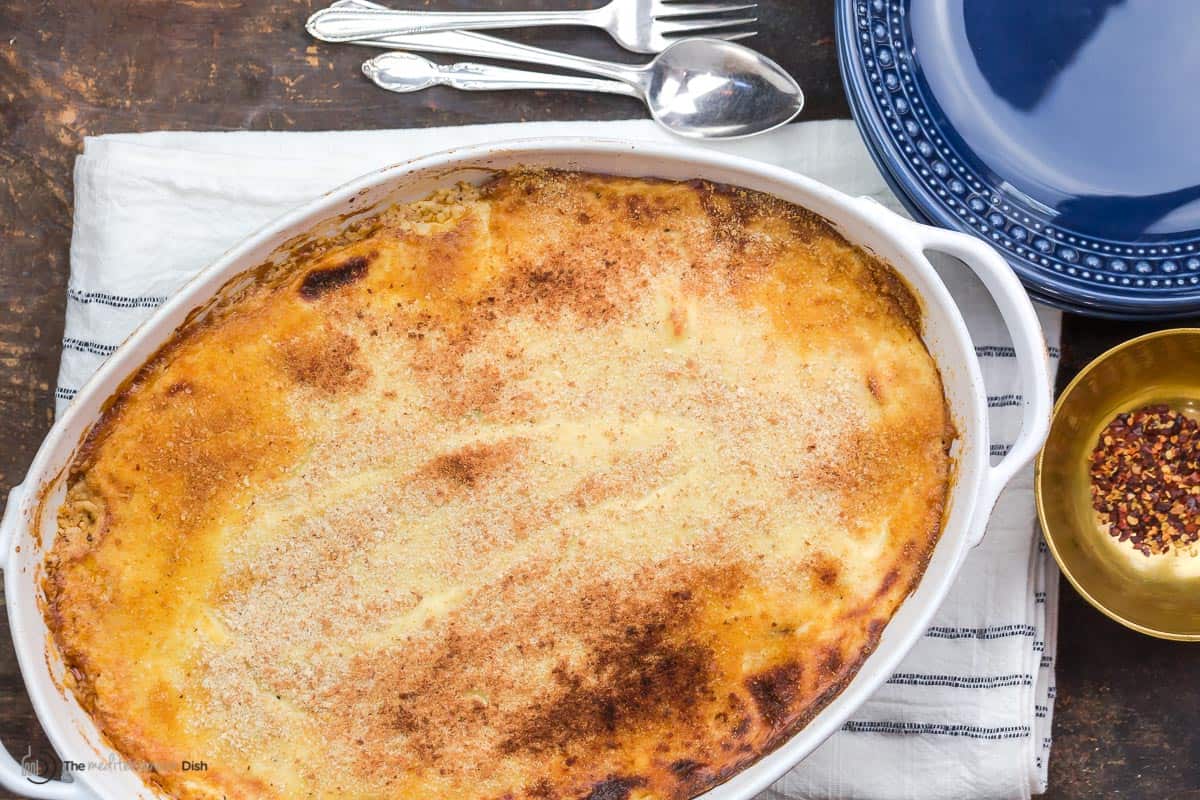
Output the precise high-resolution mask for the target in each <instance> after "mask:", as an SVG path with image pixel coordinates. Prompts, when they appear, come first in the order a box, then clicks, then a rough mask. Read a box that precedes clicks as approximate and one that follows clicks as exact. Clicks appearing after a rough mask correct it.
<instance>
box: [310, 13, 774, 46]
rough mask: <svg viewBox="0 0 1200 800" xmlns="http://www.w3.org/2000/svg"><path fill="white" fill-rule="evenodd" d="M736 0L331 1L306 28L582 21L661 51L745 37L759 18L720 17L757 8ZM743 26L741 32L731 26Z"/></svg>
mask: <svg viewBox="0 0 1200 800" xmlns="http://www.w3.org/2000/svg"><path fill="white" fill-rule="evenodd" d="M756 5H757V3H755V2H749V3H744V2H740V1H739V0H706V1H705V2H682V1H681V0H611V2H609V3H608V4H607V5H604V6H601V7H600V8H592V9H586V10H582V11H461V12H457V11H398V10H393V9H390V8H385V7H383V6H375V5H374V4H372V5H371V7H365V6H363V5H360V4H346V3H335V4H334V5H333V6H331V7H329V8H325V9H322V10H320V11H318V12H316V13H315V14H313V15H312V16H311V17H309V18H308V25H307V28H308V32H309V33H311V34H312V35H313V36H315V37H316V38H318V39H322V40H324V41H326V42H349V41H353V40H356V39H371V38H377V37H380V36H389V35H407V34H415V33H433V32H437V31H450V30H487V29H493V28H523V27H529V26H532V25H584V26H590V27H594V28H603V29H604V30H606V31H608V33H609V35H610V36H612V38H613V39H614V40H616V42H617V43H618V44H620V45H621V46H622V47H624V48H625V49H627V50H632V51H633V52H635V53H660V52H662V51H663V50H665V49H666V48H667V45H669V44H671V42H673V41H675V40H676V39H677V38H679V37H681V36H688V35H703V36H705V37H708V38H713V39H726V40H730V41H732V40H735V39H745V38H747V37H750V36H753V35H754V34H755V31H750V30H744V28H745V27H746V26H747V25H751V24H753V23H754V22H756V21H757V17H737V18H731V17H728V16H723V15H725V14H728V13H730V12H734V11H746V10H748V9H752V8H755V7H756ZM730 28H742V29H743V30H729V29H730Z"/></svg>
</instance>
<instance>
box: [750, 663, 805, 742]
mask: <svg viewBox="0 0 1200 800" xmlns="http://www.w3.org/2000/svg"><path fill="white" fill-rule="evenodd" d="M800 675H801V667H800V665H799V664H796V663H787V664H781V665H779V666H777V667H772V668H771V669H769V670H767V671H766V672H760V673H759V674H758V675H753V676H751V677H749V678H747V679H746V690H747V691H748V692H750V696H751V697H752V698H754V704H755V706H756V707H757V708H758V713H759V715H760V716H761V717H762V718H763V719H764V720H766V722H767V723H768V724H770V725H771V726H772V727H775V726H776V725H779V724H781V723H783V722H784V721H786V720H787V717H788V712H789V711H790V710H791V707H792V703H793V702H795V700H796V698H797V696H798V694H799V691H800Z"/></svg>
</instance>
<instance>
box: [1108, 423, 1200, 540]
mask: <svg viewBox="0 0 1200 800" xmlns="http://www.w3.org/2000/svg"><path fill="white" fill-rule="evenodd" d="M1090 468H1091V469H1090V474H1091V489H1092V507H1093V508H1094V509H1095V510H1096V512H1097V513H1098V514H1099V515H1100V522H1101V524H1102V525H1103V526H1104V527H1105V528H1106V529H1107V530H1108V532H1109V533H1110V534H1111V535H1112V536H1115V537H1116V538H1118V539H1120V540H1121V541H1123V542H1124V541H1128V542H1129V543H1130V544H1131V545H1133V547H1134V548H1136V549H1138V550H1140V551H1141V552H1142V553H1143V554H1144V555H1146V556H1150V555H1161V554H1163V553H1167V552H1170V551H1171V550H1177V551H1178V550H1186V549H1188V548H1189V547H1190V545H1191V544H1192V543H1193V542H1196V541H1197V539H1200V422H1197V421H1196V420H1194V419H1192V418H1191V417H1188V416H1185V415H1183V414H1180V413H1179V412H1177V411H1175V410H1173V409H1171V408H1169V407H1167V406H1165V405H1153V406H1146V407H1145V408H1141V409H1138V410H1137V411H1131V412H1128V413H1125V414H1118V415H1117V417H1116V418H1115V419H1113V421H1112V422H1110V423H1108V425H1107V427H1105V428H1104V430H1103V431H1102V432H1101V434H1100V440H1099V441H1098V442H1097V444H1096V448H1095V449H1094V450H1093V451H1092V456H1091V459H1090Z"/></svg>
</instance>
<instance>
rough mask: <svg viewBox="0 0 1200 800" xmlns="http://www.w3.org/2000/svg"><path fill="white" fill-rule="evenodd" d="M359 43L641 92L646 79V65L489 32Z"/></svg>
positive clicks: (341, 2) (352, 3) (341, 4)
mask: <svg viewBox="0 0 1200 800" xmlns="http://www.w3.org/2000/svg"><path fill="white" fill-rule="evenodd" d="M330 8H336V9H367V10H383V9H384V7H383V6H381V5H379V4H377V3H374V2H371V0H337V2H335V3H334V4H333V5H332V6H330ZM354 43H355V44H362V45H367V46H368V47H380V48H383V49H385V50H413V51H416V52H419V53H450V54H453V55H460V56H473V57H475V58H494V59H498V60H500V61H517V62H520V63H522V64H541V65H542V66H545V67H558V68H560V69H567V70H572V71H574V72H586V73H588V74H589V75H598V76H599V77H601V78H612V79H613V80H618V81H624V82H625V83H627V84H629V85H630V86H633V87H635V88H637V89H639V90H641V89H643V88H644V86H645V80H646V69H645V65H644V64H618V63H616V62H614V61H600V60H598V59H594V58H584V57H583V56H577V55H572V54H571V53H560V52H557V51H555V50H546V49H544V48H541V47H533V46H532V45H527V44H521V43H520V42H513V41H510V40H508V39H500V38H498V37H495V36H488V35H487V34H486V33H472V32H470V31H440V32H437V33H420V34H403V33H400V34H391V35H387V36H375V37H370V38H365V39H356V40H355V42H354Z"/></svg>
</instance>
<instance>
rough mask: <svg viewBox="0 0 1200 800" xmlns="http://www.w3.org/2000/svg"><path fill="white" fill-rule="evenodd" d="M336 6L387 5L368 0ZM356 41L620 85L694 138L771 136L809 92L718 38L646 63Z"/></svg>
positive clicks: (448, 36) (412, 37)
mask: <svg viewBox="0 0 1200 800" xmlns="http://www.w3.org/2000/svg"><path fill="white" fill-rule="evenodd" d="M334 6H337V7H358V8H379V6H377V5H375V4H373V3H370V2H364V0H341V2H338V3H334ZM355 43H356V44H366V45H373V46H375V47H383V48H387V49H391V50H416V51H420V52H433V53H455V54H458V55H465V56H473V57H476V58H495V59H499V60H501V61H520V62H525V63H531V64H542V65H544V66H549V67H559V68H562V69H568V70H573V71H576V72H586V73H589V74H592V75H598V76H599V77H602V78H610V79H612V80H618V81H621V82H623V83H625V84H628V85H629V86H630V87H631V88H632V89H633V90H634V91H633V92H631V94H634V95H635V96H640V97H641V98H642V100H643V101H644V102H645V103H646V105H647V106H648V107H649V108H650V114H651V116H653V117H654V119H655V120H656V121H657V122H658V123H659V124H660V125H662V126H663V127H664V128H667V129H668V130H670V131H672V132H674V133H676V134H678V135H680V136H686V137H688V138H692V139H735V138H739V137H742V136H753V135H754V134H757V133H764V132H766V131H769V130H772V129H774V128H778V127H779V126H780V125H783V124H784V123H786V122H788V121H789V120H791V119H792V118H793V117H795V116H796V115H797V114H799V113H800V109H802V108H803V107H804V92H802V91H801V90H800V85H799V84H797V83H796V81H795V80H794V79H793V78H792V76H790V75H788V74H787V73H786V72H784V70H783V68H782V67H780V66H779V65H778V64H776V63H775V62H774V61H772V60H771V59H769V58H767V57H766V56H763V55H761V54H759V53H756V52H755V51H753V50H751V49H750V48H748V47H743V46H742V45H739V44H735V43H733V42H724V41H720V40H717V39H703V38H697V39H680V40H679V41H677V42H675V43H674V44H672V45H671V46H670V47H668V48H667V49H666V50H664V51H662V52H661V53H659V54H658V55H657V56H655V57H654V59H653V60H651V61H649V62H647V63H645V64H618V63H615V62H611V61H600V60H597V59H592V58H584V57H582V56H576V55H570V54H568V53H558V52H555V51H553V50H545V49H542V48H540V47H532V46H530V45H526V44H520V43H518V42H511V41H508V40H506V39H498V38H496V37H494V36H488V35H486V34H482V33H470V32H467V31H446V32H442V33H421V34H393V35H389V36H380V37H375V38H371V39H363V40H356V42H355ZM368 63H370V62H368Z"/></svg>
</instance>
